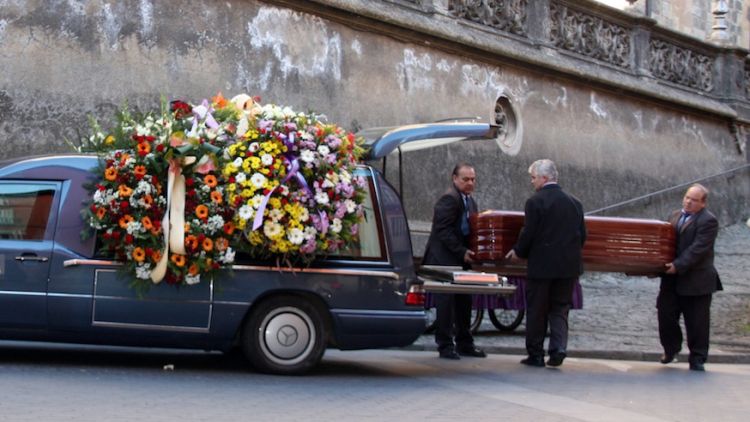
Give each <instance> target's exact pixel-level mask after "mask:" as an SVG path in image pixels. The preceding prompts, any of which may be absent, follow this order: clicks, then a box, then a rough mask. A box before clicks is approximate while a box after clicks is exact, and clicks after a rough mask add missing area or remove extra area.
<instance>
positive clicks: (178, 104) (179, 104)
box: [169, 100, 193, 119]
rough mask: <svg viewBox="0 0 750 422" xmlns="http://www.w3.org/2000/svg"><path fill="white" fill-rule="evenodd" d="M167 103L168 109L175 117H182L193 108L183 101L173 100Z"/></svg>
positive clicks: (187, 114)
mask: <svg viewBox="0 0 750 422" xmlns="http://www.w3.org/2000/svg"><path fill="white" fill-rule="evenodd" d="M169 105H170V109H171V110H172V112H173V113H174V117H175V118H177V119H184V118H185V117H187V116H189V115H190V113H191V112H192V111H193V108H192V107H191V106H190V104H188V103H186V102H184V101H180V100H174V101H172V102H171V103H169Z"/></svg>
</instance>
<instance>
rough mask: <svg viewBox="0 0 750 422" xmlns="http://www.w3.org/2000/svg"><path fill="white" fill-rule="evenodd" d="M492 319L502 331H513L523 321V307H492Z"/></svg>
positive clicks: (493, 323) (490, 312)
mask: <svg viewBox="0 0 750 422" xmlns="http://www.w3.org/2000/svg"><path fill="white" fill-rule="evenodd" d="M488 313H489V314H490V321H492V325H494V326H495V328H497V329H498V330H500V331H513V330H515V329H516V328H518V326H519V325H521V323H522V322H523V316H524V314H525V313H526V311H524V310H523V309H490V310H489V312H488Z"/></svg>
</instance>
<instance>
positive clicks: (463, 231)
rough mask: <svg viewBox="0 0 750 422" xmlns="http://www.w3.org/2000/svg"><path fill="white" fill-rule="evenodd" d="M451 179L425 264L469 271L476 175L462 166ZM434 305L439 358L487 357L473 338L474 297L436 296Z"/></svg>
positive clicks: (441, 201) (437, 209)
mask: <svg viewBox="0 0 750 422" xmlns="http://www.w3.org/2000/svg"><path fill="white" fill-rule="evenodd" d="M452 178H453V186H451V188H450V189H448V191H447V192H445V193H444V194H443V195H442V196H441V197H440V199H439V200H438V202H437V204H435V209H434V214H433V217H432V231H431V232H430V238H429V240H428V241H427V248H426V250H425V254H424V260H423V263H424V264H427V265H452V266H462V267H463V268H468V265H469V264H470V263H471V262H472V256H473V255H474V252H472V251H471V250H469V231H470V227H469V215H470V214H473V213H476V212H477V204H476V202H474V198H472V197H471V193H472V192H473V191H474V184H475V183H476V174H475V172H474V168H473V167H472V166H470V165H468V164H465V163H461V164H458V165H456V167H455V168H454V169H453V175H452ZM435 301H436V308H437V319H436V321H435V322H436V329H435V342H436V343H437V346H438V352H439V353H440V357H441V358H445V359H460V356H472V357H482V358H483V357H485V356H487V355H486V354H485V353H484V351H482V350H481V349H478V348H476V347H475V346H474V338H473V337H472V335H471V330H470V325H471V295H467V294H436V295H435ZM454 328H455V343H454Z"/></svg>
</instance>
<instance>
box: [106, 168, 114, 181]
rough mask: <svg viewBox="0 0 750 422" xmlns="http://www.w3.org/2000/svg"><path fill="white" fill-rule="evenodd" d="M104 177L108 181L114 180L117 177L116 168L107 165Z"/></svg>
mask: <svg viewBox="0 0 750 422" xmlns="http://www.w3.org/2000/svg"><path fill="white" fill-rule="evenodd" d="M104 178H105V179H107V180H109V181H110V182H114V181H115V179H117V169H116V168H114V167H107V169H106V170H104Z"/></svg>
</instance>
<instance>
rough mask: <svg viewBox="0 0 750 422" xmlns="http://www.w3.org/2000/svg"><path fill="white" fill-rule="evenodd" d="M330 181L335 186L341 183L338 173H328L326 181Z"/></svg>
mask: <svg viewBox="0 0 750 422" xmlns="http://www.w3.org/2000/svg"><path fill="white" fill-rule="evenodd" d="M328 180H330V181H331V182H333V184H334V185H335V184H336V183H338V182H339V175H338V174H336V173H333V172H331V173H328V174H327V175H326V181H328Z"/></svg>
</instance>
